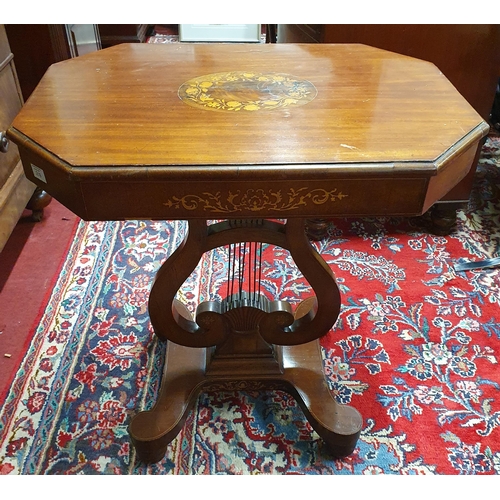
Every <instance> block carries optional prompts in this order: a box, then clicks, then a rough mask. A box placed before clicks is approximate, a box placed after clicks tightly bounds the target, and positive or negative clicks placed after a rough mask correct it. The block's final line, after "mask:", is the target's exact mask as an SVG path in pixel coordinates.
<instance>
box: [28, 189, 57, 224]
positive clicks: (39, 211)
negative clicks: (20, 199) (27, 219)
mask: <svg viewBox="0 0 500 500" xmlns="http://www.w3.org/2000/svg"><path fill="white" fill-rule="evenodd" d="M51 201H52V196H50V194H49V193H47V192H45V191H44V190H43V189H41V188H39V187H37V188H36V189H35V192H34V193H33V195H32V196H31V198H30V199H29V201H28V204H27V205H26V208H27V209H28V210H31V211H32V214H31V218H32V219H33V221H34V222H40V221H41V220H42V219H43V209H44V208H45V207H46V206H47V205H48V204H49V203H50V202H51Z"/></svg>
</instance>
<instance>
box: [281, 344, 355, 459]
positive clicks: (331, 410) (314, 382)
mask: <svg viewBox="0 0 500 500" xmlns="http://www.w3.org/2000/svg"><path fill="white" fill-rule="evenodd" d="M283 355H284V367H285V372H284V374H283V379H284V380H286V381H287V382H288V383H289V388H288V392H290V394H292V395H293V396H294V397H295V399H296V400H297V402H298V403H299V405H300V407H301V408H302V410H303V412H304V414H305V415H306V417H307V420H308V421H309V423H310V424H311V426H312V427H313V429H314V430H315V431H316V432H317V433H318V434H319V436H320V437H321V438H323V440H324V441H325V443H326V444H327V446H328V448H329V450H330V451H331V453H332V454H333V455H334V456H335V457H345V456H347V455H350V454H351V453H352V452H353V450H354V448H355V446H356V443H357V441H358V438H359V435H360V433H361V428H362V426H363V419H362V417H361V415H360V413H359V412H358V411H357V410H356V409H355V408H353V407H351V406H347V405H341V404H338V403H337V402H336V401H335V399H334V398H333V396H332V394H331V392H330V390H329V389H328V386H327V384H326V381H325V374H324V371H323V363H322V359H321V352H320V347H319V343H318V341H317V340H316V341H313V342H308V343H307V344H302V345H299V346H293V347H284V353H283Z"/></svg>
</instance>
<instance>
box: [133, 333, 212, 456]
mask: <svg viewBox="0 0 500 500" xmlns="http://www.w3.org/2000/svg"><path fill="white" fill-rule="evenodd" d="M205 359H206V354H205V350H204V349H191V348H189V347H183V346H179V345H176V344H174V343H172V342H169V343H168V345H167V354H166V360H165V368H164V373H163V378H162V384H161V391H160V394H159V396H158V400H157V402H156V404H155V406H154V407H153V408H152V409H151V410H149V411H143V412H140V413H138V414H137V415H135V416H134V417H132V420H131V421H130V424H129V434H130V438H131V440H132V444H133V445H134V447H135V449H136V451H137V454H138V456H139V459H140V460H141V461H143V462H146V463H154V462H158V461H160V460H161V459H162V458H163V456H164V455H165V452H166V451H167V446H168V444H169V443H170V442H171V441H172V440H173V439H174V438H175V436H177V434H178V433H179V431H180V430H181V429H182V426H183V425H184V422H185V421H186V418H187V416H188V414H189V410H190V409H191V407H192V406H193V404H194V403H195V402H196V398H197V396H198V394H199V392H200V389H201V387H202V383H203V381H204V379H205Z"/></svg>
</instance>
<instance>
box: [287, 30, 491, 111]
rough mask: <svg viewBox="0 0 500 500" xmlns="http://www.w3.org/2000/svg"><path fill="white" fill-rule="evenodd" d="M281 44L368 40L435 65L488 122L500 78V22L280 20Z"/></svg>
mask: <svg viewBox="0 0 500 500" xmlns="http://www.w3.org/2000/svg"><path fill="white" fill-rule="evenodd" d="M278 32H279V41H280V42H281V43H327V44H330V43H362V44H366V45H370V46H373V47H378V48H380V49H384V50H390V51H391V52H396V53H398V54H403V55H406V56H411V57H416V58H418V59H422V60H424V61H429V62H432V63H433V64H435V65H436V66H437V67H438V68H439V69H440V70H441V71H442V72H443V74H444V75H445V76H446V78H448V79H449V80H450V81H451V83H452V84H453V85H454V86H455V87H456V88H457V90H458V91H459V92H460V93H461V94H462V95H463V96H464V97H465V99H466V100H467V101H468V102H469V103H470V104H471V105H472V107H473V108H474V109H475V110H476V111H477V112H478V113H479V114H480V115H481V116H482V117H483V118H484V119H485V120H487V119H488V117H489V114H490V111H491V106H492V104H493V99H494V96H495V89H496V86H497V83H498V78H499V77H500V51H499V50H498V47H499V46H500V24H280V25H279V27H278Z"/></svg>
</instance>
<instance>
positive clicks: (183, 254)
mask: <svg viewBox="0 0 500 500" xmlns="http://www.w3.org/2000/svg"><path fill="white" fill-rule="evenodd" d="M239 241H257V242H263V243H269V244H272V245H276V246H279V247H281V248H284V249H287V250H289V252H290V255H291V256H292V258H293V259H294V261H295V263H296V264H297V267H298V268H299V269H300V271H301V272H302V274H303V275H304V277H305V278H306V280H307V281H308V282H309V284H310V285H311V288H312V289H313V291H314V292H315V296H316V300H307V302H305V303H304V305H302V306H300V305H299V307H298V311H300V316H297V315H295V317H294V316H293V315H292V314H291V313H290V311H287V310H284V308H283V307H282V302H281V301H275V302H273V303H271V304H270V306H269V310H268V311H266V312H267V314H265V315H263V316H262V319H261V321H260V324H259V330H260V334H261V335H262V337H263V338H264V340H266V341H267V342H268V343H270V344H278V345H298V344H304V343H306V342H309V341H311V340H315V339H318V338H320V337H322V336H323V335H325V334H326V333H328V331H329V330H330V328H331V327H332V326H333V324H334V323H335V321H336V319H337V317H338V315H339V312H340V293H339V290H338V287H337V284H336V282H335V278H334V276H333V273H332V271H331V270H330V268H329V267H328V265H327V264H326V263H325V261H324V260H323V259H322V258H321V256H320V255H319V254H318V253H317V252H316V250H315V249H314V248H313V247H312V245H311V244H310V242H309V240H308V238H307V236H306V233H305V231H304V221H303V220H302V219H289V220H288V221H287V222H286V224H281V223H278V222H273V221H269V220H263V221H261V224H259V225H255V226H250V227H249V226H247V225H242V226H235V225H234V224H231V223H230V222H229V221H225V222H220V223H217V224H214V225H212V226H208V227H207V225H206V222H205V221H203V220H191V221H189V228H188V233H187V235H186V238H185V239H184V241H183V243H182V244H181V245H180V246H179V247H178V248H177V250H176V251H175V252H174V253H173V254H172V256H171V257H170V258H169V259H168V260H167V261H166V262H165V263H164V264H163V266H162V267H161V268H160V270H159V271H158V274H157V276H156V279H155V282H154V285H153V288H152V290H151V294H150V298H149V315H150V318H151V323H152V325H153V328H154V330H155V333H156V335H158V336H159V337H160V338H162V339H165V340H171V341H172V342H175V343H176V344H180V345H184V346H186V347H210V346H214V345H219V344H222V343H223V342H224V341H225V340H226V339H227V337H228V335H229V331H230V329H229V324H228V322H227V320H225V319H224V314H223V313H221V312H218V311H217V310H216V308H215V307H214V308H211V309H208V310H207V311H205V312H204V321H203V326H201V325H200V324H198V323H197V322H196V321H193V320H192V318H190V317H189V315H188V314H186V311H185V310H184V308H183V307H182V306H181V305H180V304H179V303H178V302H177V301H175V300H174V298H175V295H176V294H177V291H178V290H179V288H180V287H181V286H182V284H183V283H184V281H185V280H186V279H187V278H188V276H189V275H190V274H191V272H192V271H193V270H194V269H195V267H196V265H197V264H198V262H199V260H200V259H201V257H202V255H203V254H204V253H205V252H207V251H209V250H212V249H214V248H217V247H222V246H225V245H229V244H232V243H235V242H239ZM169 304H172V307H171V308H169Z"/></svg>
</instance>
